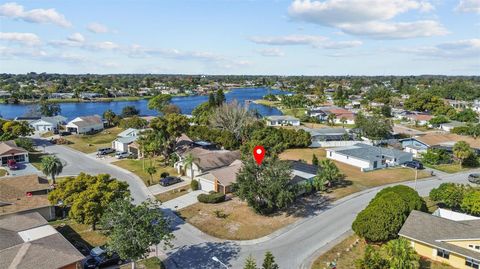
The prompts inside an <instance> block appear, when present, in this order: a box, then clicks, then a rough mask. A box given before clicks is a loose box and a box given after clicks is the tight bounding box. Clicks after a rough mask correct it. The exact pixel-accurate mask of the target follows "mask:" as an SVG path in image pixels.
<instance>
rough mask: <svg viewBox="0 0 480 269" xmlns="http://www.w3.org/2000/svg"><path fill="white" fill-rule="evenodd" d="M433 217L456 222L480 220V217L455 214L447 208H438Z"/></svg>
mask: <svg viewBox="0 0 480 269" xmlns="http://www.w3.org/2000/svg"><path fill="white" fill-rule="evenodd" d="M432 215H434V216H437V217H440V218H444V219H449V220H454V221H463V220H480V217H475V216H472V215H468V214H464V213H460V212H455V211H452V210H448V209H445V208H437V210H435V211H434V212H433V214H432Z"/></svg>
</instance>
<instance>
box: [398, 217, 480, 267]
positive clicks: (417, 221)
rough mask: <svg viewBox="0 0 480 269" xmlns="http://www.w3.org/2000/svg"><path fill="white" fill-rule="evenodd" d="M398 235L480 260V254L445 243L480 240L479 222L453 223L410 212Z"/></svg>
mask: <svg viewBox="0 0 480 269" xmlns="http://www.w3.org/2000/svg"><path fill="white" fill-rule="evenodd" d="M398 234H399V235H400V236H403V237H406V238H409V239H413V240H416V241H420V242H423V243H426V244H428V245H431V246H433V247H436V248H441V249H445V250H447V251H450V252H454V253H457V254H459V255H462V256H467V257H471V258H475V259H480V252H477V251H474V250H473V249H471V250H470V249H468V248H462V247H459V246H456V245H453V244H450V243H448V242H446V241H453V240H466V239H475V240H478V239H480V220H473V221H472V220H471V221H453V220H449V219H445V218H441V217H437V216H433V215H430V214H427V213H424V212H420V211H412V212H411V213H410V215H409V216H408V218H407V220H406V221H405V223H404V224H403V226H402V229H400V232H398Z"/></svg>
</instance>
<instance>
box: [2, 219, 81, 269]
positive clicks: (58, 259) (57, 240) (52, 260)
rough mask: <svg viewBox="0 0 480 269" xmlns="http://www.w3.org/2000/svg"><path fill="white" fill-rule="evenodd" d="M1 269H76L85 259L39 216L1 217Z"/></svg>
mask: <svg viewBox="0 0 480 269" xmlns="http://www.w3.org/2000/svg"><path fill="white" fill-rule="evenodd" d="M0 238H1V239H2V240H0V268H22V269H37V268H59V269H75V268H78V267H79V266H80V264H79V262H80V261H81V260H82V259H84V258H85V257H84V256H83V255H82V254H81V253H80V252H79V251H78V250H77V249H76V248H75V247H74V246H73V245H72V244H71V243H70V242H68V241H67V240H66V239H65V237H63V236H62V235H61V234H60V233H59V232H58V231H57V230H55V228H53V227H52V226H51V225H48V223H47V221H46V220H45V219H44V218H43V217H42V216H41V215H40V214H38V213H37V212H30V213H19V214H9V215H4V216H0Z"/></svg>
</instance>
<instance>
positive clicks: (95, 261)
mask: <svg viewBox="0 0 480 269" xmlns="http://www.w3.org/2000/svg"><path fill="white" fill-rule="evenodd" d="M122 263H123V261H122V259H120V256H118V254H117V253H115V252H109V251H107V250H106V249H104V248H101V247H95V248H93V249H92V250H91V251H90V255H89V256H87V257H86V258H85V259H84V260H83V261H82V267H83V268H84V269H89V268H100V267H105V266H110V265H120V264H122Z"/></svg>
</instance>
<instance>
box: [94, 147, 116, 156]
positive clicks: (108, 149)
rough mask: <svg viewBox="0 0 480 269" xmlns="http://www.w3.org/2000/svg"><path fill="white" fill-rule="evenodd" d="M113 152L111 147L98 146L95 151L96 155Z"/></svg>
mask: <svg viewBox="0 0 480 269" xmlns="http://www.w3.org/2000/svg"><path fill="white" fill-rule="evenodd" d="M113 152H115V150H114V149H112V148H99V149H98V151H97V155H107V154H110V153H113Z"/></svg>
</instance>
